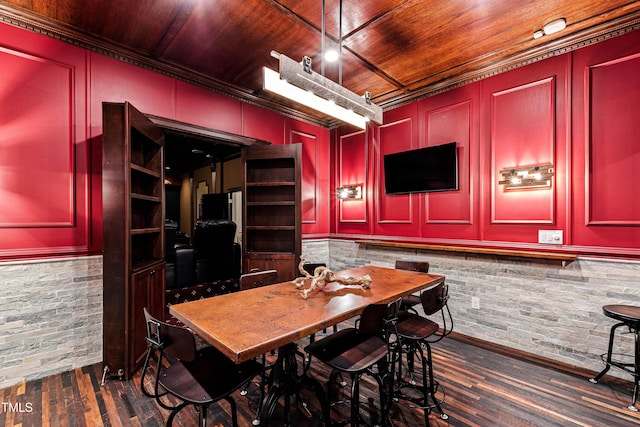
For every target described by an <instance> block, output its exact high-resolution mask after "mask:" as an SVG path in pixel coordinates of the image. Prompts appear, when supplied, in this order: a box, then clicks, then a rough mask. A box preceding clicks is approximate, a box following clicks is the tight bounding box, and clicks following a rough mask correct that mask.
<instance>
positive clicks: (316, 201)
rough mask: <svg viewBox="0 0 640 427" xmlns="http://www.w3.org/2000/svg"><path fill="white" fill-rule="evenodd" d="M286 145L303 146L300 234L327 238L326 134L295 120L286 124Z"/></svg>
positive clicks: (327, 163)
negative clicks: (287, 143)
mask: <svg viewBox="0 0 640 427" xmlns="http://www.w3.org/2000/svg"><path fill="white" fill-rule="evenodd" d="M286 126H287V132H288V134H289V137H288V142H289V143H290V144H296V143H301V144H302V234H303V237H326V236H328V234H329V201H328V200H327V198H328V196H329V193H330V190H329V174H330V167H329V131H328V130H326V129H322V128H318V127H317V126H314V125H311V124H308V123H302V122H299V121H297V120H293V119H287V120H286Z"/></svg>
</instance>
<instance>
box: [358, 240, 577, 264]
mask: <svg viewBox="0 0 640 427" xmlns="http://www.w3.org/2000/svg"><path fill="white" fill-rule="evenodd" d="M355 243H357V244H359V245H365V246H380V247H389V248H405V249H421V250H428V251H439V252H458V253H474V254H483V255H500V256H510V257H520V258H537V259H548V260H556V261H561V262H562V264H563V265H564V264H566V263H567V262H571V261H575V260H576V259H578V254H576V253H564V252H546V251H534V250H523V249H499V248H488V247H487V248H483V247H474V246H450V245H433V244H425V243H407V242H391V241H383V240H356V241H355Z"/></svg>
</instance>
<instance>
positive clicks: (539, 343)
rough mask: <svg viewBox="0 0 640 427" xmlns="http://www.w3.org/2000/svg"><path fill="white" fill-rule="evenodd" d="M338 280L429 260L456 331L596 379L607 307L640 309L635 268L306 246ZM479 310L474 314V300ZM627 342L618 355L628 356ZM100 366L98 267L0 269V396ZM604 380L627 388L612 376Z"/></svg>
mask: <svg viewBox="0 0 640 427" xmlns="http://www.w3.org/2000/svg"><path fill="white" fill-rule="evenodd" d="M302 253H303V254H304V256H305V258H306V259H307V261H308V262H324V263H326V264H327V266H328V267H329V268H331V269H332V270H334V271H339V270H343V269H347V268H352V267H356V266H360V265H365V264H376V265H381V266H386V267H393V265H394V263H395V260H396V259H400V258H402V259H409V260H426V261H429V263H430V264H431V270H430V271H431V272H433V273H435V274H442V275H444V276H446V277H447V283H448V284H449V292H450V296H451V299H450V307H451V310H452V313H453V316H454V320H455V331H456V332H459V333H461V334H465V335H468V336H472V337H475V338H479V339H482V340H485V341H489V342H494V343H496V344H501V345H504V346H507V347H512V348H515V349H518V350H522V351H525V352H528V353H532V354H535V355H538V356H542V357H546V358H549V359H552V360H557V361H560V362H563V363H567V364H569V365H575V366H579V367H583V368H587V369H591V370H593V371H599V370H600V369H601V368H602V362H601V361H600V354H601V353H604V352H605V351H606V347H607V340H608V332H609V328H610V326H611V325H612V324H613V323H614V322H613V321H612V320H611V319H609V318H607V317H605V316H604V315H603V314H602V306H603V305H605V304H616V303H626V304H638V305H640V262H636V261H617V260H607V259H594V258H579V259H578V260H577V261H574V262H572V263H569V264H568V265H567V266H565V267H563V266H562V265H561V264H560V263H559V262H556V261H531V260H526V259H515V258H507V257H495V256H482V255H472V254H467V255H465V254H452V253H447V252H428V251H416V250H409V249H393V248H373V247H368V248H366V247H364V246H360V245H357V244H355V243H354V242H353V241H350V240H341V239H316V240H303V241H302ZM472 297H477V298H479V300H480V310H476V309H472V308H471V298H472ZM632 345H633V341H632V339H631V338H630V337H628V338H626V339H625V340H624V348H622V349H619V350H617V351H619V352H624V353H627V354H631V348H632ZM100 361H102V257H101V256H94V257H79V258H69V259H54V260H45V261H42V260H40V261H21V262H8V263H0V388H4V387H9V386H12V385H15V384H18V383H20V382H22V381H25V380H28V379H33V378H41V377H44V376H47V375H51V374H54V373H58V372H63V371H68V370H70V369H73V368H76V367H81V366H86V365H91V364H94V363H99V362H100ZM609 373H610V374H612V375H616V376H620V377H621V378H625V379H629V378H630V376H629V375H628V374H626V373H623V372H620V371H619V370H616V369H612V370H611V371H609Z"/></svg>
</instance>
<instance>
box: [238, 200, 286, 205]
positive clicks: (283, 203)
mask: <svg viewBox="0 0 640 427" xmlns="http://www.w3.org/2000/svg"><path fill="white" fill-rule="evenodd" d="M295 205H296V202H294V201H293V200H291V201H288V200H287V201H280V202H247V206H295Z"/></svg>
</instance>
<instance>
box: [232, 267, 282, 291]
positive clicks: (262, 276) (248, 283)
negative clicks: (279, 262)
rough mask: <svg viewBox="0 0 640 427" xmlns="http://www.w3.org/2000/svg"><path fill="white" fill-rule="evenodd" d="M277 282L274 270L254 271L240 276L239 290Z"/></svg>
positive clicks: (276, 274)
mask: <svg viewBox="0 0 640 427" xmlns="http://www.w3.org/2000/svg"><path fill="white" fill-rule="evenodd" d="M277 282H278V272H277V271H276V270H264V271H254V272H251V273H246V274H243V275H241V276H240V290H241V291H245V290H247V289H253V288H259V287H262V286H267V285H272V284H274V283H277Z"/></svg>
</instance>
